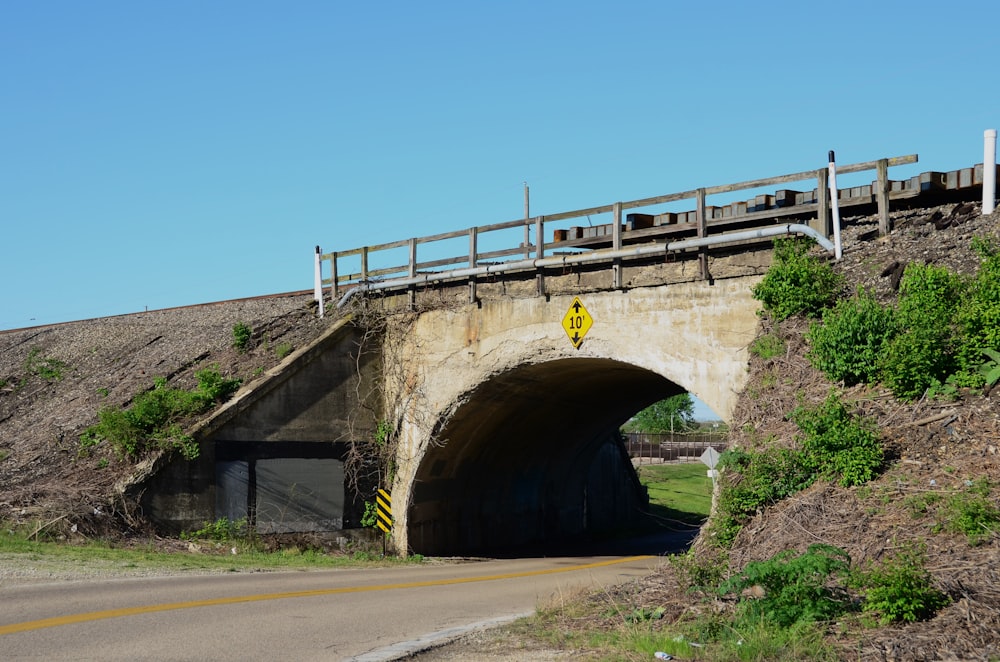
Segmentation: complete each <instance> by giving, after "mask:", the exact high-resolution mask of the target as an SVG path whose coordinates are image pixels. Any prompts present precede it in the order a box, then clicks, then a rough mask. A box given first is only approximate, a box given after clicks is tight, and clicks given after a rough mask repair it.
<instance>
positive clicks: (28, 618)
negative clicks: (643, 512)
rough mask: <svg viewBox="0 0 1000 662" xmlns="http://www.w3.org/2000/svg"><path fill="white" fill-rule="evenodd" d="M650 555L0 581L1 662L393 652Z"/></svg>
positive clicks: (612, 577) (630, 570)
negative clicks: (32, 582) (8, 584)
mask: <svg viewBox="0 0 1000 662" xmlns="http://www.w3.org/2000/svg"><path fill="white" fill-rule="evenodd" d="M661 562H662V559H660V558H658V557H656V556H630V557H621V556H601V557H598V556H593V557H560V558H529V559H507V560H489V561H479V562H469V563H448V564H434V565H427V564H424V565H419V566H416V565H415V566H398V567H390V568H379V569H343V570H323V571H301V572H276V573H246V574H232V575H200V576H183V577H159V578H133V579H113V580H104V581H99V582H95V581H74V582H60V583H48V584H44V585H22V586H12V587H5V588H3V589H0V659H2V660H5V661H15V660H101V661H113V660H129V661H130V662H139V661H143V660H157V661H158V662H162V661H164V660H216V661H224V660H241V661H245V660H302V661H307V660H324V661H326V660H353V661H354V662H373V661H376V660H391V659H396V658H398V657H401V656H402V655H404V654H405V653H407V652H412V651H413V650H419V649H420V648H422V647H423V646H425V645H426V644H427V643H428V642H431V641H434V640H438V639H440V638H442V637H446V636H448V635H454V634H458V633H461V632H462V631H464V630H466V629H469V628H470V627H474V626H476V625H480V626H482V625H485V624H489V623H496V622H503V621H504V620H510V619H512V618H514V617H516V616H519V615H526V614H530V613H532V612H534V610H535V608H536V607H537V606H539V605H544V604H551V602H552V601H553V600H557V599H558V598H559V597H560V596H566V595H571V594H574V593H577V592H578V591H579V590H580V589H581V588H598V587H600V586H608V585H612V584H617V583H621V582H623V581H627V580H629V579H632V578H636V577H641V576H644V575H646V574H648V573H649V572H651V571H652V570H654V569H655V568H656V566H657V565H658V564H659V563H661Z"/></svg>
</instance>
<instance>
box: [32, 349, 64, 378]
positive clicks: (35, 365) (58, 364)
mask: <svg viewBox="0 0 1000 662" xmlns="http://www.w3.org/2000/svg"><path fill="white" fill-rule="evenodd" d="M68 367H69V366H68V365H66V363H65V362H63V361H60V360H59V359H54V358H51V357H46V356H42V350H41V349H39V348H38V347H35V348H33V349H32V350H31V351H30V352H28V358H26V359H25V360H24V371H25V372H27V373H29V374H32V375H37V376H38V377H41V378H42V379H44V380H45V381H47V382H58V381H61V380H62V378H63V372H64V371H65V370H66V368H68Z"/></svg>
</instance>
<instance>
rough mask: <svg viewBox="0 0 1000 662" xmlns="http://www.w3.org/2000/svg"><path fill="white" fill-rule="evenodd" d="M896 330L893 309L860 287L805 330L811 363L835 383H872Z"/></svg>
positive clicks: (875, 378)
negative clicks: (880, 356)
mask: <svg viewBox="0 0 1000 662" xmlns="http://www.w3.org/2000/svg"><path fill="white" fill-rule="evenodd" d="M894 333H895V321H894V318H893V312H892V309H891V308H885V307H884V306H882V305H881V304H879V303H878V302H877V301H876V300H875V298H874V297H873V296H872V295H871V294H870V293H868V292H866V291H864V290H861V291H859V292H858V293H857V294H856V295H855V296H854V297H851V298H850V299H842V300H840V301H838V302H837V304H836V306H834V307H833V308H830V309H827V310H825V311H824V312H823V320H822V322H814V323H813V324H811V325H810V327H809V331H808V332H806V341H807V342H808V343H809V345H810V348H809V352H808V354H807V356H808V358H809V361H810V363H812V365H813V366H814V367H815V368H816V369H817V370H820V371H822V372H823V374H825V375H826V376H827V378H828V379H830V380H831V381H834V382H844V384H845V385H847V386H852V385H854V384H860V383H872V382H875V381H878V377H879V374H880V373H879V370H880V366H879V355H880V353H881V351H882V348H883V347H884V346H885V344H886V343H887V342H888V341H889V340H890V339H891V338H892V336H893V334H894Z"/></svg>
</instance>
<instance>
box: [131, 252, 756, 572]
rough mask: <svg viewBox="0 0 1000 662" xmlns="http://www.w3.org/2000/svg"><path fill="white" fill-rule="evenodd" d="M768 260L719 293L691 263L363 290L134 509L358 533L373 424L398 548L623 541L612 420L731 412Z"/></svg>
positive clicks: (729, 279) (637, 507) (629, 483)
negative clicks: (384, 291)
mask: <svg viewBox="0 0 1000 662" xmlns="http://www.w3.org/2000/svg"><path fill="white" fill-rule="evenodd" d="M769 261H770V243H769V242H764V243H761V244H760V245H758V246H757V247H756V248H755V249H750V248H748V247H745V246H744V247H741V249H740V250H739V251H732V252H728V253H727V252H725V251H721V252H719V253H718V254H715V255H712V256H711V257H710V259H709V261H708V265H709V267H710V269H711V270H712V273H713V275H714V276H713V279H712V280H704V279H703V278H702V277H701V275H700V269H699V261H698V255H697V253H692V254H691V255H689V256H687V257H683V256H682V257H679V258H678V259H676V260H673V261H671V262H664V261H663V259H662V258H659V259H652V258H642V259H639V260H636V261H631V262H628V263H626V264H624V265H621V269H622V272H621V275H622V277H623V279H624V282H625V283H626V284H627V286H626V287H625V288H623V289H616V288H613V287H610V286H609V283H610V281H609V269H610V267H609V266H608V265H588V266H583V267H580V268H577V269H573V270H570V271H568V272H567V273H564V274H549V275H547V276H546V280H545V287H546V294H545V295H544V296H538V295H537V289H536V288H537V282H536V277H535V275H533V274H525V275H522V276H521V277H516V276H515V277H507V278H504V279H502V280H497V281H496V282H482V283H479V287H478V296H477V300H476V301H475V302H469V301H468V297H467V293H468V288H467V286H466V285H465V284H464V283H463V284H459V285H453V286H444V287H438V288H434V289H428V290H425V291H422V292H420V293H418V294H417V295H416V296H415V297H413V298H412V300H411V297H410V296H408V294H407V293H396V294H388V295H384V296H376V295H369V296H366V297H357V298H356V299H354V300H353V301H352V302H351V304H350V311H349V312H345V313H344V317H343V318H342V319H339V320H338V321H337V322H336V323H334V324H333V325H332V326H331V328H330V330H329V331H328V332H327V333H326V334H325V335H324V336H323V337H322V338H320V339H319V340H317V341H316V342H315V343H314V344H313V345H312V346H310V347H307V348H303V349H302V350H299V351H298V352H296V353H294V354H292V355H291V356H289V357H288V358H287V359H286V360H285V362H284V363H282V365H281V366H279V367H278V368H276V369H275V370H273V371H271V373H269V374H268V375H266V377H265V379H264V380H263V381H262V382H261V383H259V384H258V385H257V386H255V388H254V389H253V390H248V391H245V392H241V393H240V394H239V395H238V396H237V397H236V398H235V399H234V400H232V401H230V402H229V403H227V404H226V405H225V406H224V407H223V408H221V409H220V410H219V411H218V412H216V413H215V414H214V415H213V416H212V417H211V418H210V419H208V420H206V421H204V422H203V424H202V425H201V426H200V427H199V428H198V429H197V430H196V431H195V434H196V436H197V438H198V439H200V440H201V447H202V453H201V456H200V457H199V458H198V459H197V460H195V461H193V462H187V461H174V462H171V463H167V464H165V465H163V466H151V467H150V468H149V476H148V478H147V479H146V480H145V481H144V482H142V483H141V489H142V494H143V496H142V503H143V507H144V510H145V511H146V513H147V514H149V515H150V516H151V517H152V518H153V519H154V520H156V521H158V522H159V523H160V524H161V525H162V526H164V527H166V528H168V529H170V528H172V529H174V530H181V529H186V530H192V529H195V528H198V527H200V526H201V525H202V523H203V522H205V521H212V520H214V519H216V518H218V517H223V516H225V517H229V518H231V519H234V520H236V519H240V518H241V517H249V518H250V519H251V521H253V522H254V523H255V524H256V526H257V529H258V530H259V531H261V532H264V533H267V532H292V531H315V530H320V531H331V530H333V531H336V530H340V529H353V528H357V527H359V526H360V519H361V514H362V513H363V511H364V501H366V500H369V499H370V498H371V494H372V492H373V487H374V486H375V483H383V484H384V483H385V479H386V476H385V474H384V472H383V473H381V474H380V473H379V468H378V467H377V466H375V464H374V463H370V464H367V465H366V464H365V460H364V458H360V460H361V461H360V463H359V458H358V457H352V452H353V451H352V449H356V448H357V447H358V446H357V445H355V444H353V443H352V442H358V441H370V440H371V439H373V438H375V437H376V436H377V435H378V432H377V429H378V427H379V424H380V422H381V423H383V424H385V423H388V425H389V428H390V429H391V430H392V432H393V434H392V435H391V436H392V439H393V441H394V442H395V443H396V444H398V446H397V447H396V452H395V455H394V457H393V458H392V460H391V462H390V464H391V465H393V469H392V480H391V484H388V485H385V486H386V487H387V488H391V492H392V498H393V516H394V523H393V527H392V529H393V536H392V544H393V545H394V546H395V547H396V549H397V550H398V551H400V552H403V553H406V552H410V553H422V554H435V555H446V554H470V553H484V552H485V553H490V552H497V551H498V550H501V549H504V548H512V547H517V546H522V545H528V544H542V545H544V544H555V543H561V542H565V541H571V540H579V539H586V538H589V537H592V536H597V535H600V534H601V533H604V532H609V531H613V530H616V529H619V530H620V529H621V528H622V527H623V526H625V525H627V524H628V523H629V522H631V521H633V520H634V519H635V518H636V517H637V515H638V513H639V512H640V511H641V510H642V508H643V507H644V505H645V502H644V493H643V491H642V490H641V488H640V487H639V486H638V484H637V482H636V478H635V473H634V470H633V469H632V466H631V463H630V462H629V459H628V457H627V454H626V453H624V451H623V449H622V447H621V444H620V440H619V436H618V434H617V431H618V429H619V427H620V426H621V425H622V424H623V423H624V422H625V421H627V420H628V418H629V417H630V416H631V415H633V414H634V413H636V412H638V411H639V410H641V409H643V408H644V407H646V406H648V405H649V404H652V403H654V402H657V401H659V400H661V399H663V398H665V397H668V396H671V395H675V394H677V393H681V392H684V391H689V392H691V393H693V394H695V395H697V396H698V397H699V398H701V399H702V400H703V401H704V402H705V403H706V404H708V405H709V406H710V407H711V408H712V409H713V410H714V411H715V412H717V413H718V414H719V415H720V416H721V417H722V418H723V419H726V418H728V417H729V415H730V414H731V412H732V409H733V407H734V405H735V402H736V398H737V396H738V394H739V392H740V391H741V390H742V388H743V385H744V380H745V378H746V362H747V347H748V345H749V343H750V342H751V341H752V340H753V338H754V336H755V334H756V328H757V324H758V317H757V315H756V311H757V309H758V307H759V306H758V304H757V302H756V301H754V300H753V299H752V297H751V294H750V290H751V288H752V286H753V285H754V284H755V283H756V282H758V280H759V279H760V278H761V276H762V274H763V273H764V272H765V271H766V268H767V266H768V264H769ZM575 304H580V306H582V307H579V306H577V305H575ZM578 318H579V319H578ZM579 321H585V322H589V323H590V324H589V326H587V325H586V324H585V325H584V326H585V328H583V329H582V330H583V331H585V335H583V336H582V337H581V336H579V335H577V334H578V333H579V332H580V330H581V329H580V328H579V325H578V322H579ZM364 447H365V448H371V444H368V445H366V446H364Z"/></svg>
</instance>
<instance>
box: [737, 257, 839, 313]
mask: <svg viewBox="0 0 1000 662" xmlns="http://www.w3.org/2000/svg"><path fill="white" fill-rule="evenodd" d="M813 243H814V242H813V241H812V240H811V239H804V238H792V239H776V240H775V242H774V262H773V263H772V264H771V267H770V268H769V269H768V270H767V273H766V274H765V275H764V278H763V280H761V282H760V283H758V284H757V285H756V286H755V287H754V288H753V296H754V298H755V299H757V300H758V301H760V302H761V303H762V304H764V310H766V311H767V312H768V313H770V314H771V316H772V317H773V318H774V319H775V320H777V321H781V320H783V319H786V318H789V317H791V316H792V315H798V314H800V313H801V314H804V315H806V316H808V317H815V316H817V315H818V314H819V313H820V311H822V310H823V308H825V307H827V306H829V305H830V304H832V303H833V301H834V300H835V299H836V298H837V296H838V295H839V294H840V291H841V289H842V287H843V279H842V278H841V277H840V276H839V275H838V274H836V273H835V272H834V271H833V269H832V268H831V267H830V265H828V264H826V263H824V262H821V261H820V260H819V259H818V258H816V257H814V256H811V255H809V248H810V247H811V246H812V245H813Z"/></svg>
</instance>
